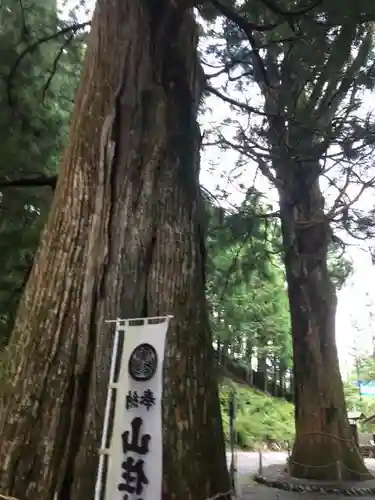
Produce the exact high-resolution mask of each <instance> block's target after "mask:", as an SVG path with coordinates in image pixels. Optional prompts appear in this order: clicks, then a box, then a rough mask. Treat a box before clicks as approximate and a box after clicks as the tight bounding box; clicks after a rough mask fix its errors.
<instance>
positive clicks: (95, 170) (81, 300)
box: [0, 0, 229, 500]
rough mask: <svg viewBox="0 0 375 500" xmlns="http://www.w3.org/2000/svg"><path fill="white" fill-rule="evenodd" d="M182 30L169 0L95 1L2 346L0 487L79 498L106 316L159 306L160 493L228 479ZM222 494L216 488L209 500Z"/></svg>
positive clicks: (97, 411)
mask: <svg viewBox="0 0 375 500" xmlns="http://www.w3.org/2000/svg"><path fill="white" fill-rule="evenodd" d="M196 45H197V33H196V26H195V23H194V21H193V18H192V15H191V13H190V12H185V13H183V12H182V11H179V10H178V9H177V7H176V6H175V3H172V2H171V3H169V2H164V3H163V4H160V2H159V3H158V5H157V6H154V3H152V2H142V3H140V2H132V1H130V0H121V1H120V0H111V1H110V0H99V1H98V4H97V8H96V12H95V15H94V19H93V23H92V29H91V34H90V38H89V45H88V50H87V54H86V60H85V66H84V71H83V76H82V79H81V83H80V87H79V90H78V94H77V99H76V104H75V107H74V112H73V117H72V123H71V128H70V138H69V145H68V147H67V150H66V152H65V155H64V157H63V159H62V162H61V170H60V176H59V182H58V185H57V188H56V192H55V198H54V202H53V205H52V211H51V214H50V217H49V221H48V224H47V227H46V230H45V232H44V235H43V238H42V242H41V246H40V249H39V252H38V255H37V257H36V260H35V264H34V268H33V270H32V272H31V276H30V279H29V281H28V284H27V287H26V290H25V294H24V297H23V300H22V302H21V304H20V308H19V312H18V317H17V320H16V323H15V327H14V330H13V334H12V338H11V342H10V345H9V347H8V350H7V353H6V355H7V359H6V360H5V362H4V364H5V369H6V373H7V384H5V385H3V387H2V388H1V394H0V409H1V413H0V418H1V421H0V432H1V441H0V490H2V492H3V493H7V494H12V495H14V496H16V497H19V498H21V499H22V500H36V499H37V500H51V499H52V497H53V495H54V493H55V492H56V493H57V494H58V498H59V499H60V500H78V499H79V500H81V499H83V498H92V497H93V485H94V481H95V476H96V467H97V451H98V448H99V442H100V435H101V429H102V422H103V413H104V411H103V407H104V400H105V395H106V390H107V381H108V367H109V358H110V350H111V337H112V335H111V334H110V331H109V327H108V326H107V325H106V324H105V323H104V320H105V319H107V318H115V317H117V316H122V317H140V316H147V315H152V316H155V315H166V314H173V315H174V318H175V319H174V320H173V322H172V325H171V328H170V332H169V335H168V348H167V356H166V370H165V391H164V415H163V416H164V430H165V432H164V450H165V453H164V472H165V474H164V476H165V477H164V488H163V489H164V492H163V496H164V498H165V499H167V500H169V499H172V498H173V499H174V500H179V499H181V500H182V499H183V500H186V499H194V500H199V499H202V500H203V499H206V498H207V497H210V496H214V495H217V494H219V493H221V492H226V491H227V490H228V489H229V481H228V474H227V468H226V460H225V449H224V442H223V435H222V428H221V417H220V407H219V400H218V392H217V380H216V373H215V369H214V361H213V351H212V338H211V334H210V332H209V328H208V321H207V309H206V302H205V295H204V284H205V283H204V281H205V280H204V241H203V238H204V236H203V233H202V227H201V225H200V211H201V207H200V195H199V186H198V162H199V158H198V153H197V152H198V146H199V144H198V142H199V141H198V134H197V132H198V130H197V124H196V112H197V106H198V103H197V101H198V97H199V90H198V88H197V87H198V84H197V69H198V63H197V62H198V60H197V50H196ZM224 496H225V495H223V497H224Z"/></svg>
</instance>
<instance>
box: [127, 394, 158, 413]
mask: <svg viewBox="0 0 375 500" xmlns="http://www.w3.org/2000/svg"><path fill="white" fill-rule="evenodd" d="M155 403H156V398H155V394H154V392H153V391H151V390H150V389H146V390H144V391H143V394H141V395H139V393H138V391H128V394H127V395H126V403H125V406H126V409H127V410H130V409H132V408H140V407H141V406H143V407H144V408H146V410H147V411H149V410H150V408H152V407H153V406H154V405H155Z"/></svg>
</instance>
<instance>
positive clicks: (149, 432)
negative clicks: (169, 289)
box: [95, 317, 169, 500]
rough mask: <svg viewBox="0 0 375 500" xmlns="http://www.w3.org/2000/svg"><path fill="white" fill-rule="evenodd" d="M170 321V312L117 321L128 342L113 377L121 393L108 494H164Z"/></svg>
mask: <svg viewBox="0 0 375 500" xmlns="http://www.w3.org/2000/svg"><path fill="white" fill-rule="evenodd" d="M121 321H122V320H121ZM168 322H169V317H163V318H141V319H136V320H134V321H133V320H124V321H122V323H121V324H120V325H117V326H116V328H118V327H120V332H121V334H123V339H124V342H123V344H122V348H121V354H120V355H121V363H120V369H119V374H118V377H117V380H116V381H115V382H114V384H113V382H112V384H113V389H115V390H116V399H115V411H114V421H113V427H112V437H111V444H110V450H109V454H110V461H109V467H108V472H107V473H106V489H105V498H104V500H154V499H160V498H161V497H162V480H163V478H162V457H163V447H162V407H161V400H162V393H163V361H164V354H165V340H166V334H167V330H168ZM121 328H122V329H121ZM103 434H104V433H103ZM95 500H99V498H97V497H95Z"/></svg>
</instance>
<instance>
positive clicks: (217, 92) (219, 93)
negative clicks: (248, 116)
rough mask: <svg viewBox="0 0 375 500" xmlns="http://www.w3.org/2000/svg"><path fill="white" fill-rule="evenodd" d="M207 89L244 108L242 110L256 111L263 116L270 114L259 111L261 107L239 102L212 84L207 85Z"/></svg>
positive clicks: (222, 98) (225, 100) (233, 104)
mask: <svg viewBox="0 0 375 500" xmlns="http://www.w3.org/2000/svg"><path fill="white" fill-rule="evenodd" d="M205 90H206V91H207V92H209V93H210V94H214V95H216V97H219V98H220V99H221V100H223V101H224V102H227V103H228V104H231V105H232V106H235V107H237V108H239V109H242V111H246V112H247V113H256V114H257V115H261V116H268V114H267V113H264V112H263V111H259V109H256V108H254V107H253V106H249V105H248V104H246V103H245V102H238V101H236V100H235V99H232V98H230V97H228V96H226V95H224V94H222V93H221V92H220V91H219V90H216V89H215V88H214V87H212V86H211V85H206V87H205Z"/></svg>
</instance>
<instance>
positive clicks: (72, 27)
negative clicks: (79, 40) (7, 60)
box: [7, 21, 91, 108]
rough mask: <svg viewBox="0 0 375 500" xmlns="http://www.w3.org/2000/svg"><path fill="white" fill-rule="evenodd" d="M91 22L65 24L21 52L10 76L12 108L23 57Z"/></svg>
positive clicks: (9, 87)
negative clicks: (15, 84)
mask: <svg viewBox="0 0 375 500" xmlns="http://www.w3.org/2000/svg"><path fill="white" fill-rule="evenodd" d="M90 24H91V21H86V22H84V23H76V24H72V25H70V26H65V28H62V29H61V30H59V31H57V32H56V33H52V34H50V35H46V36H44V37H42V38H39V39H38V40H36V41H35V42H33V43H31V44H30V45H28V46H27V47H26V48H25V49H24V50H23V51H22V52H21V53H20V54H19V56H18V57H17V59H16V62H15V63H14V65H13V66H12V69H11V70H10V72H9V76H8V85H7V87H8V102H9V105H10V107H12V108H13V107H14V102H13V95H12V83H13V79H14V77H15V75H16V72H17V69H18V67H19V65H20V64H21V62H22V61H23V59H24V58H25V57H26V55H27V54H31V53H33V52H35V50H36V49H37V48H38V47H39V45H42V44H43V43H46V42H49V41H50V40H53V39H54V38H58V37H59V36H61V35H65V34H67V33H71V32H73V33H76V32H77V31H79V30H82V29H84V28H86V27H87V26H90Z"/></svg>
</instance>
